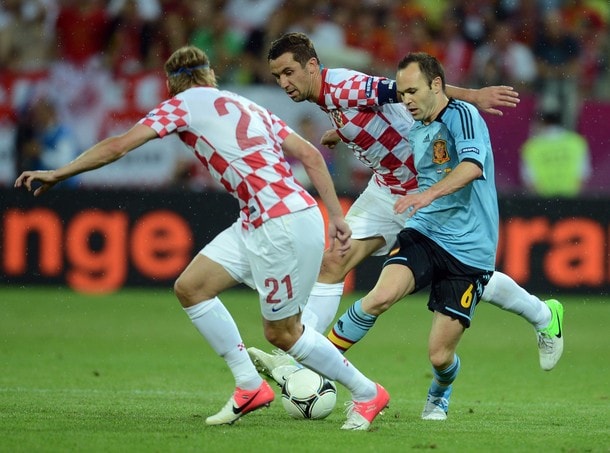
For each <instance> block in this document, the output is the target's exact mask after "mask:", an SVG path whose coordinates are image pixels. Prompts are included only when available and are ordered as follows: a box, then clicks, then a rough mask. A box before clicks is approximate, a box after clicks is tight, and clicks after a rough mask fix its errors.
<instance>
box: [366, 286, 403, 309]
mask: <svg viewBox="0 0 610 453" xmlns="http://www.w3.org/2000/svg"><path fill="white" fill-rule="evenodd" d="M399 299H400V298H399V297H398V295H397V293H396V291H393V290H392V289H391V288H384V287H377V288H375V289H373V291H371V292H370V293H369V294H367V295H366V296H365V298H364V299H363V301H362V308H363V309H364V311H365V312H366V313H368V314H370V315H375V316H379V315H380V314H382V313H383V312H385V311H386V310H387V309H389V308H390V307H391V306H392V305H394V304H395V303H396V301H398V300H399Z"/></svg>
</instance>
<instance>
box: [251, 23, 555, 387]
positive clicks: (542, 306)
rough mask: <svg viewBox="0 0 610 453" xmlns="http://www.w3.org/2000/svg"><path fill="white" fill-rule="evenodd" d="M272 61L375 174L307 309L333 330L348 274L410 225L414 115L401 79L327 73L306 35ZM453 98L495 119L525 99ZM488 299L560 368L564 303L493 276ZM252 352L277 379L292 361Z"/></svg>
mask: <svg viewBox="0 0 610 453" xmlns="http://www.w3.org/2000/svg"><path fill="white" fill-rule="evenodd" d="M268 61H269V67H270V70H271V73H272V74H273V76H274V77H275V79H276V81H277V83H278V85H279V86H280V87H281V88H282V89H283V90H284V91H285V92H286V94H287V95H288V96H289V97H290V98H291V99H292V100H293V101H295V102H302V101H309V102H313V103H315V104H317V105H318V106H319V107H320V108H321V109H322V110H323V111H325V112H326V113H327V114H328V116H329V118H330V121H331V124H332V127H333V129H332V130H330V131H328V132H326V133H325V134H324V135H323V137H322V140H321V141H322V144H324V145H327V146H329V147H334V146H335V145H336V143H338V142H339V140H341V141H343V142H344V143H346V144H347V146H348V148H349V149H350V150H351V151H353V153H354V155H355V156H356V157H357V158H358V159H359V160H360V161H361V162H362V163H363V164H364V165H366V166H367V167H369V168H370V169H371V170H372V171H373V175H372V177H371V180H370V182H369V184H368V186H367V188H366V189H365V190H364V192H363V193H362V194H361V195H360V196H359V197H358V199H357V200H356V201H355V202H354V204H353V205H352V206H351V208H350V210H349V212H348V213H347V215H346V220H347V222H348V223H349V225H350V227H351V229H352V246H351V248H350V250H349V251H348V252H347V253H346V254H344V255H339V254H337V253H336V252H334V251H332V250H327V251H326V252H325V254H324V259H323V262H322V267H321V269H320V275H319V277H318V281H317V282H316V284H315V285H314V288H313V291H312V293H311V295H310V298H309V301H308V303H307V306H306V308H305V311H304V312H303V317H302V320H303V323H304V324H306V325H308V326H312V327H314V328H315V329H317V330H318V331H319V332H326V330H327V329H328V327H329V325H330V323H331V322H332V321H333V319H334V317H335V315H336V312H337V309H338V307H339V303H340V300H341V295H342V293H343V285H344V279H345V277H346V275H347V274H348V272H349V271H350V270H352V269H353V268H355V267H356V266H357V265H358V264H359V263H361V262H362V261H363V260H364V259H366V258H367V257H369V256H371V255H380V256H383V255H386V254H387V253H388V252H389V250H390V247H392V245H393V244H394V242H395V240H396V235H397V234H398V232H399V231H400V230H401V229H402V228H403V227H404V225H405V221H406V214H405V213H403V214H396V213H395V212H394V204H395V202H396V201H397V199H398V198H399V197H400V196H402V195H405V194H406V193H408V192H410V191H416V190H417V181H416V178H415V166H414V163H413V153H412V150H411V145H410V143H409V141H408V138H407V137H408V132H409V131H410V129H411V127H412V125H413V117H412V116H411V114H410V113H409V112H408V111H407V109H406V108H405V107H404V105H402V104H401V103H400V99H399V96H398V94H397V92H396V83H395V81H394V80H391V79H388V78H385V77H376V76H370V75H367V74H363V73H361V72H357V71H353V70H350V69H341V68H340V69H329V68H324V67H323V66H322V65H321V64H320V61H319V60H318V57H317V54H316V51H315V48H314V46H313V43H312V42H311V40H310V39H309V38H308V37H307V36H306V35H305V34H303V33H287V34H285V35H283V36H282V37H280V38H279V39H277V40H276V41H274V42H273V43H272V44H271V48H270V50H269V53H268ZM447 94H448V96H449V97H456V98H461V99H462V100H465V101H467V102H470V103H473V104H475V105H476V106H478V108H479V109H481V110H483V111H486V112H488V113H493V114H501V111H499V110H497V107H514V106H515V105H516V103H517V102H518V94H517V93H515V92H514V91H512V88H510V87H505V86H500V87H487V88H484V89H481V90H466V89H462V88H457V87H451V86H447ZM483 299H484V300H486V301H489V302H491V303H492V304H494V305H496V306H498V307H500V308H502V309H504V310H507V311H510V312H512V313H515V314H518V315H520V316H522V317H523V318H525V319H526V320H527V321H528V322H530V323H531V324H532V325H533V326H534V328H535V329H536V333H537V339H538V348H539V359H540V366H541V367H542V368H543V369H545V370H550V369H552V368H553V367H554V366H555V364H556V363H557V362H558V360H559V358H560V357H561V353H562V351H563V339H558V338H556V337H555V336H553V335H549V332H548V331H547V329H548V328H549V326H551V325H553V324H554V321H555V320H556V319H558V317H559V316H562V315H563V308H562V307H561V304H559V302H556V301H554V300H550V301H547V302H543V301H541V300H540V299H539V298H538V297H536V296H534V295H531V294H529V293H528V292H527V291H525V290H524V289H523V288H521V287H520V286H519V285H517V283H516V282H515V281H514V280H513V279H512V278H510V277H509V276H507V275H505V274H503V273H501V272H494V273H493V276H492V278H491V280H490V281H489V283H488V284H487V286H486V287H485V292H484V294H483ZM357 310H359V312H358V314H359V316H360V317H361V318H362V319H368V317H367V315H368V314H367V313H366V312H364V311H363V310H362V309H361V307H360V306H359V305H357ZM363 322H364V321H363ZM371 326H372V324H371ZM329 336H330V337H331V340H333V339H334V340H333V341H335V344H336V345H337V346H338V347H339V346H340V345H339V339H338V336H333V332H332V331H331V333H330V334H329ZM249 352H250V355H251V356H252V357H253V359H254V361H255V363H256V364H257V367H258V368H259V371H261V372H263V373H267V374H271V375H273V373H269V369H271V370H272V369H273V368H275V367H276V366H279V365H285V364H288V363H290V361H289V360H288V359H287V358H285V357H283V356H282V355H281V354H280V355H279V356H277V357H273V356H271V355H270V354H267V353H265V352H263V351H260V350H258V349H255V348H251V350H250V351H249ZM282 378H283V376H282Z"/></svg>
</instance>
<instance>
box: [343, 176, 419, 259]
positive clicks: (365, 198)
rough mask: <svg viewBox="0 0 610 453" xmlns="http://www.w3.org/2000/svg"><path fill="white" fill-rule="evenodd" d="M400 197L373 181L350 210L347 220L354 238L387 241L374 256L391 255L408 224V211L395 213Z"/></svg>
mask: <svg viewBox="0 0 610 453" xmlns="http://www.w3.org/2000/svg"><path fill="white" fill-rule="evenodd" d="M398 198H400V195H393V194H391V193H389V192H388V191H387V189H385V190H384V189H382V188H380V187H379V186H378V185H377V184H376V183H375V181H373V180H372V179H371V181H370V182H369V184H368V186H367V187H366V189H365V190H364V192H362V194H360V196H359V197H358V198H357V199H356V201H355V202H354V204H352V206H351V207H350V209H349V211H347V214H346V216H345V220H346V221H347V223H348V224H349V226H350V228H351V229H352V239H367V238H372V237H378V236H381V237H383V239H384V240H385V246H383V247H382V248H380V249H379V250H377V251H376V252H374V253H373V256H383V255H387V254H388V253H389V252H390V249H391V248H392V246H393V245H394V243H395V242H396V236H397V235H398V233H399V232H400V230H402V229H403V228H404V226H405V224H406V222H407V213H406V212H405V213H403V214H395V213H394V203H396V200H398Z"/></svg>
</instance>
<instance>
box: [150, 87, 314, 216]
mask: <svg viewBox="0 0 610 453" xmlns="http://www.w3.org/2000/svg"><path fill="white" fill-rule="evenodd" d="M140 124H144V125H146V126H149V127H151V128H152V129H154V130H155V131H156V132H157V134H158V135H159V137H164V136H165V135H167V134H171V133H174V132H176V133H178V135H179V137H180V139H181V140H182V142H184V143H185V144H186V145H187V146H188V147H189V148H190V149H191V150H192V151H193V152H194V153H195V156H197V158H198V159H199V160H200V161H201V163H202V164H203V165H204V166H205V167H206V168H207V169H208V170H209V171H210V174H211V175H212V176H213V177H214V178H215V179H216V180H217V181H218V182H220V184H222V185H223V186H224V188H225V189H226V190H227V191H228V192H229V193H231V194H233V196H234V197H235V198H237V199H238V200H239V206H240V217H241V219H242V223H243V226H244V228H256V227H258V226H260V225H261V224H262V223H263V222H265V221H266V220H268V219H270V218H273V217H279V216H282V215H285V214H288V213H291V212H296V211H300V210H302V209H306V208H309V207H311V206H315V205H316V201H315V199H314V198H313V197H312V196H311V195H310V194H309V193H308V192H307V191H306V190H305V189H304V188H303V187H302V186H301V185H300V184H299V183H298V182H297V181H296V180H295V179H294V176H293V174H292V170H291V169H290V165H289V164H288V162H286V159H285V157H284V153H283V152H282V149H281V144H282V142H283V141H284V139H285V138H286V137H287V136H288V135H289V134H291V133H292V132H293V130H292V129H291V128H290V127H288V126H287V125H286V123H284V122H283V121H282V120H281V119H280V118H278V117H277V116H275V115H274V114H273V113H271V112H269V111H268V110H266V109H264V108H263V107H261V106H259V105H257V104H256V103H254V102H252V101H250V100H248V99H246V98H244V97H243V96H239V95H237V94H235V93H231V92H229V91H220V90H218V89H217V88H213V87H195V88H190V89H188V90H186V91H184V92H182V93H180V94H178V95H177V96H175V97H173V98H171V99H168V100H166V101H164V102H162V103H161V104H159V105H158V106H157V107H156V108H154V109H153V110H151V111H150V113H148V115H147V116H146V117H145V118H142V119H141V120H140Z"/></svg>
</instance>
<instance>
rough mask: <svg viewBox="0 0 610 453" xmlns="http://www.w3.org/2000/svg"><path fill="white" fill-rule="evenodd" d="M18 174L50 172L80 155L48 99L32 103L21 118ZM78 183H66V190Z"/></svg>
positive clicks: (75, 142) (69, 132) (18, 130)
mask: <svg viewBox="0 0 610 453" xmlns="http://www.w3.org/2000/svg"><path fill="white" fill-rule="evenodd" d="M16 150H17V156H18V158H17V174H19V173H20V172H21V171H23V170H25V169H36V170H51V169H54V168H56V167H57V166H61V165H65V164H67V163H68V162H70V161H72V160H73V159H74V158H75V157H76V156H78V154H79V153H80V151H81V150H80V149H79V145H78V142H77V140H76V137H75V136H74V134H73V133H72V130H71V129H70V128H69V127H68V126H67V125H66V124H64V123H63V122H62V121H61V120H60V118H59V115H58V113H57V109H56V106H55V105H54V104H53V103H52V102H51V101H50V100H49V99H47V98H42V99H37V100H34V101H32V102H31V103H30V105H28V106H27V108H26V109H25V110H24V112H23V114H22V115H21V117H20V118H19V121H18V128H17V138H16ZM77 182H78V180H74V181H71V182H67V183H66V182H64V183H62V185H63V186H64V187H67V186H71V187H74V186H75V185H77Z"/></svg>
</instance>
